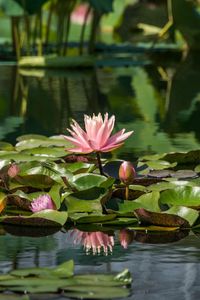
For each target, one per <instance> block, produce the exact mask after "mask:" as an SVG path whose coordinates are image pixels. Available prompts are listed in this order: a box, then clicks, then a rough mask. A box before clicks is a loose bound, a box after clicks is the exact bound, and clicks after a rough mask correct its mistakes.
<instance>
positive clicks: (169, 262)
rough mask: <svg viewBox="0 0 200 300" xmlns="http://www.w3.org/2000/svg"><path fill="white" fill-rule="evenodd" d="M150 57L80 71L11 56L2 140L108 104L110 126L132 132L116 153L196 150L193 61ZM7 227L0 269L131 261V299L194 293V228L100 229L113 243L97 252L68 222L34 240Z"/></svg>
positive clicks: (56, 128) (3, 93) (189, 297)
mask: <svg viewBox="0 0 200 300" xmlns="http://www.w3.org/2000/svg"><path fill="white" fill-rule="evenodd" d="M151 59H152V58H151ZM154 61H155V63H153V64H149V65H146V66H140V65H139V64H138V66H135V67H120V68H110V67H106V68H96V69H94V70H90V69H88V70H87V71H81V70H79V71H57V70H48V71H44V70H25V69H24V70H22V69H20V70H17V68H16V66H15V65H12V64H11V65H1V66H0V70H1V72H0V140H4V141H9V142H12V143H14V142H15V140H16V137H17V136H20V135H22V134H26V133H40V134H44V135H47V136H50V135H54V134H62V133H65V132H66V127H68V126H69V123H70V119H71V118H74V119H76V120H78V121H79V122H80V123H83V114H85V113H87V114H91V113H93V112H94V113H98V112H102V113H104V112H109V114H114V115H116V129H121V128H123V127H124V128H126V129H127V130H134V131H135V134H134V135H133V136H132V137H131V138H130V139H129V140H128V141H127V142H126V143H125V146H124V147H123V148H121V149H119V150H118V152H115V153H114V154H113V155H114V156H115V157H116V156H117V157H121V158H124V159H128V158H129V159H133V160H134V159H135V158H136V157H137V156H138V155H141V154H146V153H158V152H169V151H184V150H192V149H198V148H199V145H200V130H199V112H200V88H199V78H200V59H199V57H198V56H197V55H195V54H194V55H192V54H189V55H188V56H187V57H186V58H184V59H179V60H175V61H169V60H166V57H165V56H160V57H159V58H156V59H155V60H154ZM13 228H14V227H9V226H8V227H7V228H5V229H6V231H4V229H1V234H2V235H1V236H0V273H6V272H8V271H10V270H12V269H15V268H22V267H32V266H55V265H58V264H59V263H61V262H64V261H66V260H68V259H74V261H75V270H76V272H97V271H99V272H110V271H114V272H115V271H121V270H122V269H124V268H126V267H127V268H129V269H130V271H131V274H132V276H133V287H132V291H133V294H132V295H131V296H130V299H136V300H142V299H147V298H148V299H149V300H156V299H164V300H165V299H168V298H169V297H170V298H171V299H172V300H173V299H184V300H193V299H198V295H199V293H200V286H199V284H198V282H199V276H200V264H199V262H200V254H199V253H200V252H199V248H200V240H199V237H198V235H195V234H194V233H193V232H190V233H188V232H184V231H183V232H180V233H179V232H178V233H177V232H175V233H164V234H163V236H160V235H158V234H157V235H156V234H155V233H154V235H153V234H152V235H149V234H147V233H135V232H132V233H131V236H130V237H129V239H128V241H129V243H130V244H129V245H128V247H127V248H124V247H123V245H121V243H122V242H121V241H120V238H119V236H120V232H119V231H115V232H114V231H109V232H106V233H105V234H108V238H111V237H112V241H114V242H113V244H114V245H113V246H112V247H110V248H109V249H108V251H107V252H108V253H107V254H108V255H105V253H104V252H103V250H102V249H101V252H100V254H97V253H96V254H95V255H94V254H93V253H92V251H89V253H86V250H85V249H84V248H83V242H82V241H79V242H78V241H77V239H75V238H74V234H73V232H72V230H71V231H67V230H66V231H63V232H62V231H61V232H57V233H54V234H49V235H48V233H46V234H47V236H45V237H39V238H36V237H31V235H34V232H30V231H29V232H24V230H22V229H19V230H17V229H16V230H15V229H13ZM6 232H9V233H6ZM75 233H76V232H75ZM23 235H24V236H23ZM26 235H27V236H29V237H27V236H26ZM120 242H121V243H120ZM111 248H112V249H111ZM111 250H112V251H111ZM43 297H44V296H43ZM54 298H55V299H58V297H54ZM35 299H36V298H35ZM43 299H45V298H43ZM52 299H53V298H52ZM60 299H61V298H60Z"/></svg>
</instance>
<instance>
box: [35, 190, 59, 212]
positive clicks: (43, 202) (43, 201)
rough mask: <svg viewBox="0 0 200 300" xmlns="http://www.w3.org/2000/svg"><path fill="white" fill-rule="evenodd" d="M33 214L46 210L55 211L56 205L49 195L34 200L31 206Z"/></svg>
mask: <svg viewBox="0 0 200 300" xmlns="http://www.w3.org/2000/svg"><path fill="white" fill-rule="evenodd" d="M30 209H31V210H32V212H38V211H41V210H44V209H55V204H54V202H53V201H52V199H51V197H50V196H49V195H48V194H45V195H41V196H39V197H38V198H35V199H33V201H32V202H31V205H30Z"/></svg>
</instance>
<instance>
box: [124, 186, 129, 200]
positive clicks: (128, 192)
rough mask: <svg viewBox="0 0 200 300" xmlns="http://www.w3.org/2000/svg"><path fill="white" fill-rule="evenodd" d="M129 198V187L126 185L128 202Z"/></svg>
mask: <svg viewBox="0 0 200 300" xmlns="http://www.w3.org/2000/svg"><path fill="white" fill-rule="evenodd" d="M128 198H129V185H126V190H125V199H126V200H128Z"/></svg>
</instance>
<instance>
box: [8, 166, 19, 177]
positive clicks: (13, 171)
mask: <svg viewBox="0 0 200 300" xmlns="http://www.w3.org/2000/svg"><path fill="white" fill-rule="evenodd" d="M19 172H20V169H19V167H18V165H16V164H12V165H11V166H10V167H9V169H8V176H10V177H11V178H14V177H15V176H17V174H18V173H19Z"/></svg>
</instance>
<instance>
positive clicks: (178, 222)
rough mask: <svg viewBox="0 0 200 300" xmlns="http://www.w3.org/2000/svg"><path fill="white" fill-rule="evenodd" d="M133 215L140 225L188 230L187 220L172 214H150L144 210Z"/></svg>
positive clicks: (136, 211)
mask: <svg viewBox="0 0 200 300" xmlns="http://www.w3.org/2000/svg"><path fill="white" fill-rule="evenodd" d="M135 214H136V216H137V218H138V220H139V222H141V223H142V224H150V225H156V226H166V227H184V228H189V227H190V225H189V223H188V221H187V220H185V219H183V218H182V217H179V216H177V215H174V214H169V213H166V212H165V213H158V212H151V211H148V210H146V209H144V208H139V209H137V210H135Z"/></svg>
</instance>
